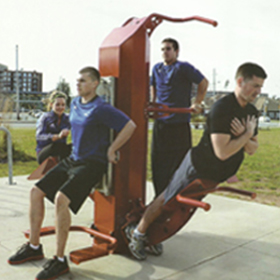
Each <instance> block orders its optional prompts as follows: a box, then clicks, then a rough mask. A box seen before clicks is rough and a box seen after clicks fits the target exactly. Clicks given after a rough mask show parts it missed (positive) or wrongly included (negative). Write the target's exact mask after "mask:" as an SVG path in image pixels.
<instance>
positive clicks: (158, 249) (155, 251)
mask: <svg viewBox="0 0 280 280" xmlns="http://www.w3.org/2000/svg"><path fill="white" fill-rule="evenodd" d="M146 251H147V252H148V253H150V254H152V255H155V256H160V255H161V254H162V253H163V245H162V243H158V244H155V245H150V246H148V247H147V248H146Z"/></svg>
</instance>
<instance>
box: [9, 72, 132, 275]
mask: <svg viewBox="0 0 280 280" xmlns="http://www.w3.org/2000/svg"><path fill="white" fill-rule="evenodd" d="M79 73H80V77H79V78H78V83H77V89H78V93H79V96H78V97H76V98H75V99H74V100H73V101H72V103H71V111H70V123H71V129H72V133H71V135H72V144H73V148H72V153H71V155H70V157H68V158H66V159H64V160H63V161H61V162H60V163H59V164H58V165H57V166H56V167H54V168H53V169H52V170H51V171H49V172H48V173H47V174H46V176H45V177H44V178H43V179H41V180H40V181H39V182H37V183H36V185H35V186H34V187H33V188H32V189H31V195H30V238H29V242H28V243H27V244H24V245H23V246H22V247H21V249H20V250H19V251H18V252H17V253H16V254H15V255H13V256H12V257H11V258H10V259H9V260H8V262H9V263H10V264H21V263H24V262H26V261H31V260H37V259H42V258H43V257H44V254H43V250H42V245H41V244H40V243H39V234H40V229H41V225H42V222H43V218H44V197H46V198H48V199H49V200H50V201H51V202H53V203H54V204H55V209H56V211H55V218H56V240H57V242H56V245H57V246H56V256H55V257H54V258H53V259H50V260H49V261H48V263H47V265H46V266H44V269H43V270H42V271H41V272H40V273H39V274H38V275H37V278H36V279H37V280H41V279H44V280H46V279H55V278H56V277H58V276H59V275H61V274H64V273H66V272H67V271H69V266H68V264H67V259H66V257H65V256H64V249H65V246H66V241H67V237H68V233H69V228H70V224H71V217H70V211H69V208H70V209H71V210H72V212H73V213H75V214H76V213H77V212H78V210H79V209H80V207H81V205H82V204H83V202H84V201H85V199H86V198H87V196H88V195H89V194H90V192H91V190H92V187H93V186H94V185H95V184H96V183H98V182H99V181H100V179H101V178H102V176H103V174H104V173H105V171H106V167H107V163H108V162H111V163H114V164H116V163H117V157H116V152H117V151H118V150H119V149H120V148H121V147H122V146H123V145H124V144H125V143H126V142H127V141H128V139H129V138H130V137H131V135H132V134H133V132H134V130H135V128H136V125H135V124H134V122H133V121H132V120H130V119H129V117H128V116H127V115H125V114H124V113H122V112H121V111H119V110H118V109H116V108H114V107H112V106H111V105H109V104H106V103H105V102H104V101H102V99H101V98H100V97H99V96H97V94H96V88H97V86H98V84H99V81H100V74H99V72H98V71H97V70H96V69H95V68H93V67H86V68H83V69H82V70H81V71H80V72H79ZM110 129H114V130H115V131H117V132H118V135H117V137H116V138H115V140H114V141H113V142H112V143H110V141H109V134H110Z"/></svg>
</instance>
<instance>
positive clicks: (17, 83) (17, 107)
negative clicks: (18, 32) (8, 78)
mask: <svg viewBox="0 0 280 280" xmlns="http://www.w3.org/2000/svg"><path fill="white" fill-rule="evenodd" d="M16 94H17V105H16V110H17V120H20V115H19V111H20V107H19V72H18V45H16Z"/></svg>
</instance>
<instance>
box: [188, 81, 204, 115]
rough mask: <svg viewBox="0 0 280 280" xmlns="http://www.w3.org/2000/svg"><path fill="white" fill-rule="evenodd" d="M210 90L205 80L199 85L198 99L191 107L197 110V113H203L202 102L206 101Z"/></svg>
mask: <svg viewBox="0 0 280 280" xmlns="http://www.w3.org/2000/svg"><path fill="white" fill-rule="evenodd" d="M207 88H208V80H207V79H206V78H203V80H202V81H201V82H200V83H199V84H198V87H197V93H196V98H195V101H194V104H193V105H192V106H191V108H193V109H194V110H195V113H201V112H202V107H201V102H202V101H203V100H204V97H205V95H206V92H207Z"/></svg>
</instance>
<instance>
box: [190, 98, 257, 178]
mask: <svg viewBox="0 0 280 280" xmlns="http://www.w3.org/2000/svg"><path fill="white" fill-rule="evenodd" d="M248 115H250V116H252V115H255V116H256V118H257V117H258V111H257V109H256V108H255V106H254V105H252V104H250V103H249V104H247V105H246V106H245V107H241V106H240V105H239V103H238V102H237V99H236V97H235V94H234V93H231V94H229V95H227V96H225V97H223V98H221V99H220V100H218V101H217V102H216V103H214V105H213V107H212V109H211V111H210V113H209V115H208V118H207V123H206V128H205V130H204V134H203V136H202V138H201V140H200V142H199V144H198V145H197V146H196V147H194V148H193V149H192V162H193V165H194V167H195V168H196V170H197V172H198V174H199V177H200V178H204V179H211V180H214V181H216V182H222V181H225V180H226V179H228V178H229V177H231V176H233V175H234V174H235V173H236V172H237V170H238V168H239V166H240V165H241V163H242V161H243V158H244V148H242V149H240V150H239V151H238V152H237V153H236V154H234V155H232V156H231V157H230V158H228V159H227V160H224V161H222V160H220V159H218V158H217V157H216V155H215V154H214V150H213V146H212V143H211V140H210V134H212V133H222V134H230V136H231V139H234V138H236V137H235V136H234V135H233V134H232V133H231V132H230V128H231V127H230V124H231V122H232V120H233V119H234V118H235V117H237V118H238V119H239V120H240V121H242V119H244V120H245V121H246V119H247V116H248ZM257 133H258V130H257V126H256V129H255V135H256V134H257Z"/></svg>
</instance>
